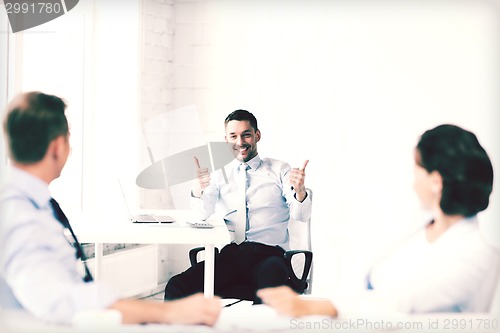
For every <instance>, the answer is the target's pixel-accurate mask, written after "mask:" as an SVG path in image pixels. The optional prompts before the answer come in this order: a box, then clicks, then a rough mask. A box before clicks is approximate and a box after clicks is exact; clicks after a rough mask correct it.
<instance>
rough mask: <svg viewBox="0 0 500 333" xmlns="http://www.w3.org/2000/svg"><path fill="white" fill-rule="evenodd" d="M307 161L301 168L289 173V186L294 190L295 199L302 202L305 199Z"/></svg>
mask: <svg viewBox="0 0 500 333" xmlns="http://www.w3.org/2000/svg"><path fill="white" fill-rule="evenodd" d="M307 163H309V160H305V161H304V164H303V165H302V167H301V168H293V169H292V170H291V171H290V178H289V179H290V184H291V185H292V188H293V189H294V190H295V198H296V199H297V200H298V201H300V202H302V201H304V199H305V198H306V195H307V193H306V186H305V184H304V182H305V179H306V167H307Z"/></svg>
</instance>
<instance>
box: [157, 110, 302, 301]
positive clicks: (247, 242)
mask: <svg viewBox="0 0 500 333" xmlns="http://www.w3.org/2000/svg"><path fill="white" fill-rule="evenodd" d="M224 124H225V133H226V135H225V140H226V142H228V143H230V144H232V149H233V152H234V155H235V157H236V158H235V160H234V161H233V162H231V163H230V164H228V165H227V166H226V167H225V168H224V175H223V173H222V172H221V173H217V174H216V176H217V177H213V178H214V179H212V177H211V175H210V173H209V172H208V169H207V168H202V166H200V164H199V162H198V159H197V158H196V157H195V158H194V163H195V166H196V169H197V172H198V177H197V179H196V180H195V181H194V182H193V188H192V192H191V197H192V199H191V202H192V206H193V208H194V209H197V210H199V211H200V212H201V215H202V216H203V217H208V216H210V215H211V214H213V213H214V212H215V211H216V209H218V210H219V211H220V212H222V214H223V216H224V220H225V222H226V225H227V227H228V229H229V232H230V234H231V237H232V242H231V243H230V244H228V245H226V246H225V247H224V248H223V249H222V250H221V252H220V254H218V255H216V257H215V283H214V293H215V294H216V295H219V296H222V297H230V298H250V299H251V300H253V301H254V303H260V302H261V301H260V298H258V297H257V295H256V291H257V290H258V289H260V288H263V287H264V286H267V287H270V286H279V285H283V284H285V283H286V282H287V280H288V274H289V273H288V269H287V266H286V264H285V261H284V259H283V254H284V251H285V250H288V249H289V238H288V222H289V220H290V218H293V219H296V220H299V221H307V220H308V219H309V217H310V214H311V205H312V203H311V198H310V197H309V196H308V195H307V192H306V187H305V171H306V166H307V163H308V161H305V162H304V164H303V165H302V166H301V168H293V169H292V168H290V166H289V165H288V164H287V163H285V162H282V161H278V160H275V159H270V158H261V157H260V155H259V154H258V151H257V143H258V142H259V141H260V139H261V132H260V130H259V128H258V126H257V119H256V118H255V116H254V115H253V114H252V113H250V112H248V111H246V110H236V111H234V112H232V113H230V114H229V115H228V116H227V117H226V119H225V121H224ZM203 273H204V263H203V262H201V263H198V264H196V265H194V266H192V267H190V268H189V269H188V270H186V271H185V272H183V273H181V274H178V275H176V276H174V277H172V278H171V279H170V281H169V282H168V284H167V286H166V287H165V300H166V301H167V300H173V299H179V298H182V297H185V296H188V295H192V294H194V293H197V292H200V291H202V290H203ZM242 284H244V285H247V286H251V295H249V296H244V295H245V293H246V292H243V290H241V288H240V286H241V285H242Z"/></svg>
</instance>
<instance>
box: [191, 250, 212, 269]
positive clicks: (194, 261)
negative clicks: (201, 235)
mask: <svg viewBox="0 0 500 333" xmlns="http://www.w3.org/2000/svg"><path fill="white" fill-rule="evenodd" d="M201 251H205V247H204V246H200V247H195V248H192V249H191V250H189V262H190V263H191V266H194V265H195V264H197V263H198V259H197V257H198V253H200V252H201ZM215 254H216V255H217V254H219V249H218V248H215Z"/></svg>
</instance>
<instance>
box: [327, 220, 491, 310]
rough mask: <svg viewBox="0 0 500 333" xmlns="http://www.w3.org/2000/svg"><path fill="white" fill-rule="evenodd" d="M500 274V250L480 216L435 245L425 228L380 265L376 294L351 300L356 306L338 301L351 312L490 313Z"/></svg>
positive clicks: (451, 230) (457, 225)
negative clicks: (485, 236)
mask: <svg viewBox="0 0 500 333" xmlns="http://www.w3.org/2000/svg"><path fill="white" fill-rule="evenodd" d="M499 273H500V252H499V250H498V249H496V248H494V247H492V246H491V245H489V244H487V243H486V242H485V241H484V239H483V238H482V237H481V233H480V230H479V226H478V221H477V218H476V217H475V216H474V217H471V218H466V219H463V220H461V221H459V222H457V223H455V224H453V225H452V226H451V227H450V228H449V229H448V230H446V232H444V233H443V234H442V235H441V236H440V237H438V238H437V239H436V240H434V241H433V242H429V241H428V240H427V237H426V230H425V228H422V229H421V230H419V231H418V232H417V233H415V234H414V235H412V237H410V238H409V239H407V240H405V241H404V242H403V243H401V244H400V245H399V246H398V247H397V248H396V249H395V250H394V251H393V252H391V253H390V254H389V255H388V256H385V257H384V258H383V259H382V260H380V261H379V262H378V263H376V264H375V265H374V267H373V269H372V270H371V273H370V275H369V282H370V284H371V286H372V287H373V290H371V291H367V292H366V293H365V294H364V295H360V296H359V297H354V298H352V297H351V300H353V299H354V300H355V302H354V303H355V305H353V302H344V301H342V300H336V299H335V298H332V302H333V303H334V304H337V305H338V307H339V310H340V312H342V310H343V307H344V310H346V311H345V312H349V313H352V312H353V308H358V309H365V311H368V310H367V309H368V308H372V309H373V308H375V307H376V306H378V307H379V308H381V307H384V308H385V309H387V310H395V311H397V312H401V313H427V312H488V311H489V309H490V305H491V301H492V297H493V294H494V291H495V287H496V285H497V283H498V279H499ZM341 298H342V297H341ZM348 303H351V304H348ZM370 304H371V305H370Z"/></svg>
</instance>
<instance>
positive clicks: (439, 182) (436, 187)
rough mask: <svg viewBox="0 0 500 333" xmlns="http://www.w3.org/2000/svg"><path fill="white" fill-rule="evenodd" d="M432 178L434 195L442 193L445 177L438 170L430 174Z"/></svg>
mask: <svg viewBox="0 0 500 333" xmlns="http://www.w3.org/2000/svg"><path fill="white" fill-rule="evenodd" d="M430 177H431V191H432V193H434V194H437V193H441V192H442V191H443V177H442V176H441V174H440V173H439V172H437V171H436V170H434V171H432V172H431V173H430Z"/></svg>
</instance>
